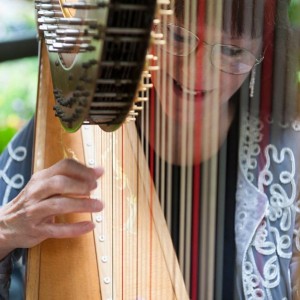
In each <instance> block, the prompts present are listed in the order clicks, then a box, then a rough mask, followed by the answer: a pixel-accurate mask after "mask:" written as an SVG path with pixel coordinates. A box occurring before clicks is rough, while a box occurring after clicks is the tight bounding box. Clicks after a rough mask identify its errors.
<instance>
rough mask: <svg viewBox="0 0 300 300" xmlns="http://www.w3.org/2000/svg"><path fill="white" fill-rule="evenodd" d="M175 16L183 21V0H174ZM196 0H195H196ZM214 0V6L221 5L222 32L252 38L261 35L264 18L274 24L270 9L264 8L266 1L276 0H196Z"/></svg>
mask: <svg viewBox="0 0 300 300" xmlns="http://www.w3.org/2000/svg"><path fill="white" fill-rule="evenodd" d="M174 1H175V2H174V14H175V17H176V18H177V19H178V20H180V21H183V20H184V9H185V0H174ZM196 1H197V0H196ZM198 1H199V2H198V3H200V1H214V2H215V7H219V6H220V5H222V7H223V19H222V28H223V31H224V32H227V33H230V35H232V36H233V37H241V36H243V35H248V36H251V37H252V38H257V37H261V36H262V35H263V28H264V19H266V20H267V22H268V23H269V24H272V26H274V19H275V18H274V15H272V12H271V11H266V10H265V4H266V2H267V1H269V2H271V1H273V2H274V1H276V0H198ZM205 22H206V23H211V22H215V19H213V20H208V19H207V18H206V20H205Z"/></svg>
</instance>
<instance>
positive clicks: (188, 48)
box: [164, 24, 264, 75]
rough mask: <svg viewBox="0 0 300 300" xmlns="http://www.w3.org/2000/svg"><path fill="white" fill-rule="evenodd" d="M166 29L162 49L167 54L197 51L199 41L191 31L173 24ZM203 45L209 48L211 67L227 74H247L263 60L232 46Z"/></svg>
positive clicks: (176, 54) (186, 53)
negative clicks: (163, 48)
mask: <svg viewBox="0 0 300 300" xmlns="http://www.w3.org/2000/svg"><path fill="white" fill-rule="evenodd" d="M166 29H167V30H166V45H165V46H164V47H165V50H166V51H167V52H168V53H170V54H172V55H175V56H188V55H189V54H191V53H192V52H193V51H195V50H196V49H197V47H198V45H199V43H200V40H199V38H198V37H197V36H196V35H195V34H194V33H192V32H191V31H189V30H187V29H185V28H183V27H180V26H177V25H174V24H168V25H167V28H166ZM203 44H204V45H206V46H209V47H211V55H210V60H211V63H212V65H213V66H214V67H216V68H218V69H219V70H221V71H223V72H225V73H229V74H234V75H239V74H245V73H248V72H250V71H251V70H252V68H253V67H254V66H256V65H258V64H260V63H261V62H262V61H263V59H264V57H263V56H262V57H260V58H256V57H255V55H254V54H253V53H251V52H250V51H249V50H247V49H244V48H240V47H237V46H234V45H224V44H213V45H211V44H209V43H207V42H205V41H203Z"/></svg>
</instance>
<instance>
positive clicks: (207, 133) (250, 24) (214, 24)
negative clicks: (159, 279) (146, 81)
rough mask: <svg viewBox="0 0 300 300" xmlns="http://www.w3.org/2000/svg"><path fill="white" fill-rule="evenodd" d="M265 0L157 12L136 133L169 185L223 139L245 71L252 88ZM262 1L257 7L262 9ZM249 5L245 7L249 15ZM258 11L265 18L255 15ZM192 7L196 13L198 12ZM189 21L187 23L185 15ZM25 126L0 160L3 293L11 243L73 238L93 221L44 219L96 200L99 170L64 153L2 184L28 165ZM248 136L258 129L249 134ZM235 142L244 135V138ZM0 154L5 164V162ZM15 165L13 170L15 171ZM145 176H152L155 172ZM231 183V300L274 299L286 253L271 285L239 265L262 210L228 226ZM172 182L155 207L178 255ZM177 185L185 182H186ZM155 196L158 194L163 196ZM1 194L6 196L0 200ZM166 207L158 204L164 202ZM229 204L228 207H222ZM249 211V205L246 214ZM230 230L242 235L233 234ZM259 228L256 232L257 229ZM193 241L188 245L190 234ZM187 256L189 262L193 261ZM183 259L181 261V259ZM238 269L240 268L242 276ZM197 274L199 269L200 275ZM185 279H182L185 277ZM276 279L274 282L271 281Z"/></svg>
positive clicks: (262, 44) (285, 287) (262, 45)
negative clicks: (143, 119)
mask: <svg viewBox="0 0 300 300" xmlns="http://www.w3.org/2000/svg"><path fill="white" fill-rule="evenodd" d="M270 3H273V1H269V0H266V1H258V0H255V1H243V0H233V1H226V0H224V1H223V2H222V1H215V2H214V1H209V2H207V3H206V5H204V2H202V1H199V2H198V5H197V2H191V3H190V6H189V5H187V2H185V3H184V2H182V1H176V2H175V18H174V19H173V20H172V19H171V20H168V19H163V20H162V21H163V22H162V25H161V28H158V29H161V30H162V31H163V32H164V34H165V36H166V39H167V47H166V48H158V49H156V50H155V51H157V52H159V53H157V54H158V55H159V57H160V58H164V59H161V70H162V72H161V73H158V74H157V75H153V77H154V78H153V83H154V86H155V91H156V93H157V100H158V101H156V102H155V101H154V99H151V101H150V118H149V119H150V121H149V127H150V128H151V130H150V133H149V134H147V133H145V132H144V133H143V134H144V135H145V137H146V139H147V140H148V141H149V144H150V146H151V148H152V149H153V150H154V152H155V154H156V155H157V159H156V161H159V160H161V161H162V162H161V164H160V166H163V165H165V162H167V167H168V166H171V169H173V170H175V171H174V172H172V174H171V173H170V174H169V176H173V183H174V182H183V183H186V181H185V180H186V179H185V178H184V179H182V178H183V177H185V176H183V175H182V174H186V175H187V176H186V177H188V174H189V172H190V170H187V168H189V167H190V166H193V169H192V173H193V175H195V174H196V175H197V174H198V172H199V169H200V168H202V165H200V164H201V163H203V162H204V161H210V160H213V159H214V157H215V155H216V153H217V152H218V150H219V149H220V147H221V146H222V144H223V143H224V140H225V139H226V136H227V134H228V130H229V128H230V125H231V124H232V122H233V120H234V111H235V110H236V109H237V108H236V107H235V104H236V103H235V101H234V100H233V98H232V96H233V95H234V94H235V92H236V91H237V90H238V89H239V88H240V87H241V85H242V84H243V83H244V82H245V81H247V78H248V76H249V74H250V72H251V71H252V72H253V73H252V74H253V76H252V80H251V83H252V87H251V88H253V82H254V78H255V72H254V71H253V70H254V69H255V67H256V66H258V65H259V63H261V61H262V59H263V56H264V51H266V50H265V49H266V48H267V46H268V43H269V42H270V40H271V37H270V36H268V35H266V36H264V35H263V29H262V28H263V24H265V26H268V24H269V25H270V24H271V25H270V26H273V23H274V19H275V17H274V15H273V14H272V10H268V8H270V7H272V6H268V5H269V4H270ZM184 4H185V5H184ZM192 5H195V7H194V8H195V9H194V10H193V9H191V11H189V12H186V8H187V7H188V8H192ZM266 6H267V9H266V8H265V7H266ZM220 7H221V8H222V7H223V9H220ZM249 11H250V12H252V13H251V14H249ZM193 12H194V13H193ZM266 14H267V17H265V15H266ZM197 15H198V16H199V19H198V20H197ZM206 15H208V17H206V18H202V19H201V16H202V17H203V16H206ZM249 15H250V16H251V17H250V18H249V17H248V16H249ZM191 20H197V21H193V22H192V21H191ZM204 20H205V21H204ZM264 20H266V21H264ZM264 22H265V23H264ZM265 28H266V27H265ZM267 33H268V34H269V33H270V32H268V31H267ZM195 66H196V67H195ZM242 92H243V91H242ZM247 99H248V96H247ZM240 105H241V106H242V107H243V109H244V108H245V109H244V110H245V111H248V106H247V107H245V101H242V103H241V104H240ZM157 117H160V119H159V121H157V120H155V118H157ZM151 120H152V121H151ZM153 120H154V122H153ZM246 120H249V118H248V119H247V118H246V119H245V121H244V122H245V123H244V124H248V123H249V122H248V123H246ZM233 124H237V123H233ZM158 126H159V128H158ZM251 126H252V127H253V126H254V127H255V126H257V125H256V123H255V121H253V122H252V123H251ZM251 126H250V127H251ZM245 128H246V129H247V130H248V128H249V126H245ZM255 128H256V127H255ZM32 132H33V125H32V123H30V124H29V125H28V126H27V127H26V129H25V130H24V131H22V132H21V133H20V134H19V135H18V136H17V137H16V139H14V140H13V141H12V142H11V144H10V146H9V147H8V150H7V151H6V152H5V153H4V155H3V156H2V160H1V162H2V163H1V167H0V169H1V170H2V173H1V174H2V177H1V180H2V181H1V184H2V187H1V188H0V190H1V197H2V198H3V199H4V200H3V204H4V205H3V207H2V208H1V210H0V216H1V217H0V220H1V223H0V226H1V233H3V234H1V239H2V240H1V243H0V245H1V249H0V253H1V257H0V258H3V260H2V263H1V265H2V266H3V268H2V270H3V271H2V272H3V273H2V274H5V276H3V277H1V278H3V281H2V287H3V295H7V294H5V293H6V292H7V286H8V280H9V272H10V264H11V256H10V255H9V253H11V251H13V250H14V249H16V248H27V247H32V246H34V245H36V244H38V243H40V242H41V241H43V240H44V239H47V238H50V237H58V238H64V237H75V236H78V235H80V234H83V233H85V232H88V231H90V230H92V229H93V224H91V223H84V224H73V225H70V224H68V225H63V226H62V225H58V224H53V217H54V216H55V215H57V214H61V213H68V212H94V211H99V210H101V209H102V204H101V202H99V201H98V200H93V199H89V196H88V195H89V192H90V191H91V190H92V189H93V188H95V186H96V179H97V178H98V177H100V176H101V175H102V173H103V171H102V169H89V168H86V167H84V166H82V165H80V164H78V163H76V162H74V161H69V160H68V161H63V162H60V163H58V164H56V165H54V166H53V167H51V168H50V169H47V170H44V171H42V172H39V173H37V174H35V175H34V176H33V177H32V178H31V179H30V180H29V173H26V174H25V176H24V178H23V179H22V180H20V183H24V185H25V183H26V182H27V181H28V180H29V182H28V183H27V185H26V186H25V188H23V186H22V187H21V185H22V184H20V185H16V186H15V188H14V187H12V185H11V184H10V182H12V181H11V180H6V179H7V178H13V175H14V173H15V169H18V170H20V169H22V166H23V167H24V168H25V169H26V170H28V169H29V168H28V167H29V166H30V165H31V161H30V159H31V141H30V139H28V136H32ZM154 133H155V134H154ZM255 134H258V135H259V133H257V132H255ZM240 135H241V137H242V138H241V140H242V141H244V140H243V138H245V137H246V136H248V135H246V134H245V130H244V131H241V133H240ZM250 136H251V134H250ZM163 141H167V143H163ZM244 143H247V140H246V141H244ZM247 145H248V144H247ZM18 147H26V148H27V149H28V150H27V153H26V155H25V151H24V150H20V149H19V148H18ZM16 149H17V150H16ZM21 149H23V148H21ZM22 151H23V152H24V153H23V155H21V158H18V156H17V155H15V153H19V152H22ZM154 152H153V153H154ZM151 155H154V154H150V156H151ZM7 162H10V163H9V164H8V163H7ZM152 167H153V166H152ZM150 168H151V166H150ZM248 169H249V168H248ZM176 170H177V171H176ZM261 170H264V168H263V167H262V168H261V169H255V172H257V173H258V175H257V177H258V178H259V174H261ZM18 172H20V171H18ZM176 172H178V174H176ZM22 173H23V172H20V174H22ZM7 174H8V175H7ZM243 174H244V173H242V174H241V173H239V175H237V176H238V177H239V183H240V184H241V185H244V184H245V185H247V184H249V182H248V181H247V180H245V178H244V177H243ZM224 176H225V175H224ZM166 177H168V176H166ZM241 177H242V179H243V181H242V182H241V181H240V179H241ZM19 178H21V177H19ZM194 178H197V176H194ZM255 178H256V177H255ZM155 180H156V182H158V180H157V178H156V179H155ZM195 180H199V179H195ZM201 180H202V178H201ZM199 182H200V181H199ZM188 185H191V186H197V184H193V183H191V182H190V183H188V184H184V186H188ZM163 186H164V183H160V184H159V183H158V184H157V189H158V190H159V191H160V193H161V194H163V195H164V194H165V193H166V191H162V187H163ZM178 186H180V184H179V185H178ZM74 187H76V190H74ZM22 188H23V189H22ZM236 188H238V192H237V200H238V204H237V211H236V215H237V221H236V228H237V238H236V241H237V248H238V255H237V261H236V262H237V275H236V278H237V290H238V292H237V295H238V296H237V297H238V299H244V298H246V299H250V298H251V297H254V295H256V297H261V298H263V299H269V298H270V299H271V297H273V298H274V299H276V296H275V295H280V296H282V297H284V296H285V297H288V298H290V297H291V286H290V285H289V274H288V273H289V271H288V270H289V265H290V263H291V261H290V258H288V260H287V261H284V263H281V260H282V259H281V258H280V259H279V265H280V266H284V267H283V268H282V270H283V271H282V272H281V269H280V268H279V269H276V272H277V271H278V270H279V274H280V276H279V278H282V281H280V282H279V283H278V280H276V284H273V285H271V286H270V285H269V286H266V285H265V284H264V283H265V281H264V279H263V278H262V277H259V276H258V275H257V274H254V273H253V274H252V273H251V272H250V273H249V272H248V270H247V268H246V267H247V266H249V264H245V262H246V263H247V261H245V257H246V256H247V255H252V254H251V253H250V252H249V248H250V247H249V243H250V244H251V245H252V244H253V241H255V240H256V237H257V234H258V233H260V232H262V231H263V230H264V229H262V226H265V223H263V225H262V224H261V223H259V221H261V220H262V219H265V218H266V213H265V212H266V210H265V209H262V208H261V207H257V206H252V207H251V209H252V210H254V212H258V215H257V216H256V219H255V220H256V222H254V223H253V228H252V231H251V230H249V228H246V229H247V230H246V229H245V230H243V231H239V227H238V226H239V225H241V224H240V222H239V221H240V219H241V216H243V215H242V214H241V213H242V212H243V211H242V209H240V206H242V207H244V206H245V205H244V204H241V203H242V200H243V199H247V197H245V196H244V195H243V196H242V197H241V196H240V192H241V190H243V189H241V188H239V186H237V187H236V185H235V184H233V185H232V186H231V187H230V189H231V190H234V191H235V189H236ZM182 189H183V188H182V186H181V187H179V188H178V189H176V184H172V191H171V192H170V194H171V198H172V200H173V202H172V209H171V213H170V212H169V211H168V210H167V208H165V210H166V216H167V219H168V217H170V215H171V216H172V218H171V220H170V227H171V229H172V230H171V231H172V237H173V241H174V245H175V248H176V249H178V253H179V256H181V255H182V256H184V253H183V252H184V251H186V250H182V248H181V244H182V240H183V239H185V237H186V236H182V235H180V234H179V232H178V231H179V228H178V227H179V225H178V224H179V223H180V222H181V216H180V211H182V210H183V203H184V202H186V201H185V200H186V199H188V200H189V198H186V197H185V195H184V196H181V194H182ZM187 190H188V188H186V191H187ZM251 190H255V191H256V188H255V186H254V185H253V186H251ZM20 191H21V192H20ZM82 191H83V192H82ZM65 194H72V197H71V196H69V197H66V196H60V195H65ZM74 194H75V195H74ZM2 195H3V196H2ZM176 195H177V196H176ZM178 195H179V196H178ZM82 196H84V197H85V200H84V201H82V199H80V200H79V199H78V197H82ZM260 197H261V194H259V193H258V194H257V198H260ZM161 198H164V196H163V197H161ZM166 198H168V197H166ZM192 198H193V210H194V211H196V210H198V209H199V206H197V203H198V202H199V191H197V188H195V190H194V191H193V196H192ZM6 202H9V203H8V204H6ZM264 203H265V206H266V207H267V206H268V204H267V203H269V199H268V198H267V199H264ZM168 205H169V204H167V203H166V207H167V206H168ZM232 209H234V207H233V208H232V207H231V210H232ZM255 209H256V210H255ZM252 210H249V211H251V212H252V213H254V212H253V211H252ZM189 217H190V220H191V221H192V222H194V223H193V224H194V227H193V228H195V229H194V230H195V232H196V233H197V234H199V230H200V229H199V228H200V225H201V224H200V222H199V220H198V222H196V221H195V220H196V219H197V215H191V216H188V217H187V218H185V219H188V222H189ZM244 217H245V220H246V221H249V219H251V218H250V217H251V215H249V214H244ZM293 218H294V217H293ZM242 219H243V218H242ZM200 221H201V220H200ZM246 221H245V222H244V223H243V226H247V224H248V223H247V222H246ZM276 221H277V219H276ZM268 222H269V223H268ZM270 222H273V221H270V220H267V222H266V224H267V225H266V226H269V225H268V224H270ZM231 225H233V223H232V224H231ZM227 229H228V230H230V229H232V231H233V228H230V226H229V228H227ZM250 231H251V232H250ZM291 231H293V228H292V227H291V228H289V229H288V234H291ZM240 232H243V233H244V234H243V235H242V236H240V235H239V233H240ZM263 232H264V233H265V231H263ZM243 237H247V239H246V240H241V239H242V238H243ZM268 237H269V236H268ZM2 241H3V242H2ZM194 243H195V244H196V243H197V242H194ZM276 243H277V241H275V242H274V243H273V244H274V245H276ZM241 245H242V247H241ZM230 247H231V246H230ZM230 247H229V248H230ZM290 247H291V246H289V248H290ZM195 249H196V250H194V251H196V252H198V251H200V247H198V246H197V247H195ZM272 249H273V245H272ZM225 250H226V249H225ZM225 250H224V251H225ZM239 251H240V252H239ZM233 254H234V253H233ZM260 254H261V253H258V254H257V256H256V257H255V259H254V261H255V262H256V261H257V260H258V261H259V260H260V258H261V257H264V256H263V255H260ZM262 254H264V251H262ZM7 255H8V256H7ZM194 256H195V255H194ZM275 256H276V255H275ZM256 258H257V260H256ZM284 259H286V258H283V260H284ZM196 262H197V263H199V261H196ZM187 265H189V264H188V263H187ZM254 265H255V266H256V265H258V264H254ZM271 265H272V263H271ZM252 267H253V264H252ZM191 268H192V270H193V271H195V274H194V275H193V276H194V277H198V276H199V278H200V275H201V274H200V271H199V269H197V268H195V267H193V266H191V265H189V267H185V269H186V270H187V271H186V272H185V273H189V272H190V270H191ZM232 269H233V268H232ZM252 269H253V268H252ZM254 269H255V268H254ZM255 270H256V271H257V270H258V269H257V268H256V269H255ZM272 270H273V269H272V268H269V269H268V271H269V272H270V273H272V272H271V271H272ZM247 272H248V273H247ZM231 273H233V270H231ZM258 273H259V272H258ZM245 274H246V275H249V276H248V277H247V276H245ZM259 274H260V273H259ZM277 274H278V272H277ZM252 275H253V276H252ZM201 276H204V274H202V275H201ZM254 276H256V277H254ZM270 276H271V277H272V276H273V274H270ZM185 277H186V278H188V277H189V275H187V276H185ZM277 277H278V276H277ZM277 277H276V278H277ZM229 278H230V276H229ZM252 278H255V282H254V283H253V285H252V286H251V279H252ZM272 278H273V277H272ZM247 280H248V281H247ZM249 280H250V281H249ZM191 281H193V280H191ZM281 282H283V283H284V284H281ZM189 286H190V290H191V292H190V294H191V297H192V298H193V299H196V298H201V297H202V296H201V295H202V294H201V291H199V290H198V288H197V284H196V285H195V284H190V285H189ZM224 295H225V296H224V297H226V295H227V297H229V298H228V299H232V297H231V296H230V292H229V291H228V293H227V294H226V292H225V293H224ZM230 297H231V298H230ZM202 298H203V297H202ZM223 299H225V298H223Z"/></svg>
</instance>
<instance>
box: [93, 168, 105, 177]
mask: <svg viewBox="0 0 300 300" xmlns="http://www.w3.org/2000/svg"><path fill="white" fill-rule="evenodd" d="M94 172H95V174H96V176H97V178H98V177H100V176H101V175H102V174H103V173H104V169H103V168H102V167H96V168H94Z"/></svg>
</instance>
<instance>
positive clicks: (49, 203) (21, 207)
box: [0, 159, 103, 259]
mask: <svg viewBox="0 0 300 300" xmlns="http://www.w3.org/2000/svg"><path fill="white" fill-rule="evenodd" d="M102 174H103V169H102V168H95V169H92V168H88V167H85V166H83V165H81V164H80V163H78V162H76V161H74V160H70V159H66V160H62V161H60V162H58V163H56V164H55V165H53V166H52V167H50V168H48V169H45V170H43V171H40V172H37V173H35V174H34V175H33V176H32V178H31V180H30V181H29V182H28V184H27V185H26V186H25V188H24V189H23V190H22V191H21V192H20V194H19V195H18V196H17V197H16V198H15V199H13V200H12V201H11V202H9V203H8V204H7V205H5V206H3V207H2V208H0V259H1V258H3V257H4V256H6V255H7V254H8V253H9V252H10V251H12V250H13V249H16V248H29V247H33V246H35V245H37V244H39V243H41V242H42V241H43V240H45V239H48V238H70V237H77V236H79V235H81V234H84V233H87V232H89V231H91V230H93V229H94V224H93V223H92V222H91V221H85V222H79V223H73V224H62V223H55V222H54V220H55V216H57V215H61V214H67V213H75V212H76V213H77V212H97V211H101V210H102V208H103V203H102V202H101V201H99V200H96V199H90V197H89V194H90V192H91V191H92V190H93V189H95V188H96V187H97V179H98V178H99V177H100V176H101V175H102Z"/></svg>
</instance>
